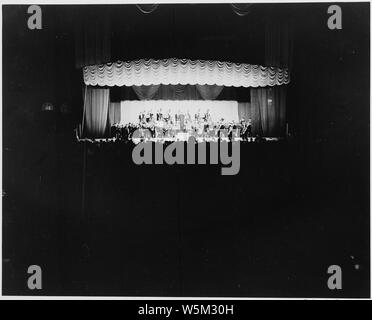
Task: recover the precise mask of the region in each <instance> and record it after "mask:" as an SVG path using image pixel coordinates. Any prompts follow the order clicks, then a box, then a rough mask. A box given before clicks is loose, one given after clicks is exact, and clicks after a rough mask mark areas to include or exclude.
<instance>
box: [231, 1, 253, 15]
mask: <svg viewBox="0 0 372 320" xmlns="http://www.w3.org/2000/svg"><path fill="white" fill-rule="evenodd" d="M230 6H231V9H232V10H233V11H234V12H235V13H236V14H237V15H238V16H240V17H244V16H246V15H247V14H248V13H250V12H251V6H252V4H248V3H230Z"/></svg>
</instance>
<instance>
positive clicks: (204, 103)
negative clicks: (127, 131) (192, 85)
mask: <svg viewBox="0 0 372 320" xmlns="http://www.w3.org/2000/svg"><path fill="white" fill-rule="evenodd" d="M120 107H121V123H122V124H126V123H129V122H131V123H138V115H139V113H140V112H141V111H145V112H147V111H152V113H154V114H155V113H156V112H157V111H158V110H160V109H161V110H162V112H163V114H164V113H166V112H168V110H170V113H171V114H172V115H173V116H174V114H175V113H178V112H180V111H182V112H184V113H187V112H189V113H190V115H191V116H192V117H193V116H194V115H195V114H196V113H197V112H198V110H199V109H200V113H201V115H204V114H205V113H206V111H207V110H208V109H209V112H210V114H211V117H212V120H213V121H219V120H221V119H222V118H223V119H225V121H239V114H238V102H237V101H209V100H144V101H137V100H134V101H129V100H125V101H121V105H120Z"/></svg>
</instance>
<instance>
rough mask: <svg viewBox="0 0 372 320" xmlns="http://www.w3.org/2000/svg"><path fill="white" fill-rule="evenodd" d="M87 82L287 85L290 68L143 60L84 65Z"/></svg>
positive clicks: (211, 62)
mask: <svg viewBox="0 0 372 320" xmlns="http://www.w3.org/2000/svg"><path fill="white" fill-rule="evenodd" d="M83 77H84V83H85V84H86V85H92V86H96V85H98V86H110V87H112V86H142V85H146V86H148V85H158V84H165V85H169V84H173V85H178V84H182V85H185V84H191V85H196V84H201V85H205V84H208V85H217V86H227V87H230V86H234V87H246V88H247V87H265V86H275V85H282V84H287V83H289V81H290V77H289V72H288V70H287V69H281V68H277V67H271V66H259V65H252V64H246V63H232V62H220V61H207V60H189V59H177V58H172V59H163V60H156V59H141V60H135V61H126V62H123V61H117V62H115V63H106V64H103V65H91V66H86V67H84V68H83Z"/></svg>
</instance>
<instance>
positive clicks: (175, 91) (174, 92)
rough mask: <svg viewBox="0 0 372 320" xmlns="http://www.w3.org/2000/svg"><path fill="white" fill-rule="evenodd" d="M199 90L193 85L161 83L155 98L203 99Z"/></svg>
mask: <svg viewBox="0 0 372 320" xmlns="http://www.w3.org/2000/svg"><path fill="white" fill-rule="evenodd" d="M201 99H202V98H201V96H200V93H199V91H198V90H197V88H196V87H195V86H191V85H181V84H179V85H175V86H174V85H163V84H162V85H160V88H159V90H158V92H157V93H156V94H155V96H154V100H201Z"/></svg>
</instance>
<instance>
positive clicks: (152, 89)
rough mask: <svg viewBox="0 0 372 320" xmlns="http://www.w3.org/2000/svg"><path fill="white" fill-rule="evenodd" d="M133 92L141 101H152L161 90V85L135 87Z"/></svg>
mask: <svg viewBox="0 0 372 320" xmlns="http://www.w3.org/2000/svg"><path fill="white" fill-rule="evenodd" d="M133 90H134V92H135V93H136V94H137V96H138V98H139V99H140V100H151V99H152V98H153V97H154V95H155V94H156V92H157V91H158V90H159V85H150V86H133Z"/></svg>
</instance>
